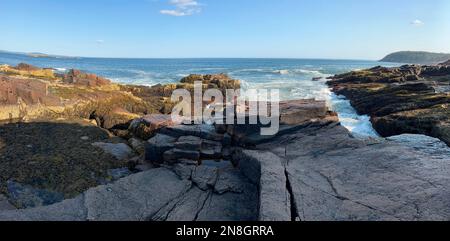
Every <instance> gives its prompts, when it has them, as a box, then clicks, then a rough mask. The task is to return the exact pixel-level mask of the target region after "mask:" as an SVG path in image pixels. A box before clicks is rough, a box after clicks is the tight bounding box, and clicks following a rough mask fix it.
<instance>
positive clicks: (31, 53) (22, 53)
mask: <svg viewBox="0 0 450 241" xmlns="http://www.w3.org/2000/svg"><path fill="white" fill-rule="evenodd" d="M0 53H10V54H19V55H26V56H28V57H31V58H67V59H292V60H296V59H310V60H356V61H375V62H380V59H363V58H335V57H99V56H71V55H60V54H47V53H42V52H20V51H10V50H0ZM33 54H35V55H43V56H39V57H35V56H32V55H33Z"/></svg>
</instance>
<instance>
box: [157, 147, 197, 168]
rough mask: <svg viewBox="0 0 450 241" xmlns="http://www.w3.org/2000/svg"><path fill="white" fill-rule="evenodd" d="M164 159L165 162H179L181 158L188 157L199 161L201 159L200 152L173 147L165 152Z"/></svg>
mask: <svg viewBox="0 0 450 241" xmlns="http://www.w3.org/2000/svg"><path fill="white" fill-rule="evenodd" d="M163 159H164V162H167V163H168V164H175V163H179V162H180V161H181V160H186V159H187V160H191V161H194V162H198V161H199V160H200V152H199V151H189V150H181V149H171V150H168V151H166V152H164V154H163Z"/></svg>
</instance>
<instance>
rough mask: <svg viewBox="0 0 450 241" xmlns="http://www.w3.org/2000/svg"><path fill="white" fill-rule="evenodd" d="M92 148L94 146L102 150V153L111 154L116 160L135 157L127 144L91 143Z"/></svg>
mask: <svg viewBox="0 0 450 241" xmlns="http://www.w3.org/2000/svg"><path fill="white" fill-rule="evenodd" d="M92 145H93V146H96V147H98V148H100V149H102V150H103V151H104V152H106V153H108V154H111V155H112V156H114V157H115V158H116V159H117V160H125V159H129V158H131V157H133V156H134V155H135V153H134V151H133V149H131V148H130V147H129V146H128V145H127V144H124V143H118V144H114V143H105V142H95V143H92Z"/></svg>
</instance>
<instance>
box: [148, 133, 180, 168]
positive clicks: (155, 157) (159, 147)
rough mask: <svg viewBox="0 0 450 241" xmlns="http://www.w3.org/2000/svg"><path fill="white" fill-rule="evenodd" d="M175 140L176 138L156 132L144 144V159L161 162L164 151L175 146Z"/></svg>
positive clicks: (156, 162)
mask: <svg viewBox="0 0 450 241" xmlns="http://www.w3.org/2000/svg"><path fill="white" fill-rule="evenodd" d="M175 141H176V138H174V137H171V136H167V135H163V134H156V135H155V136H154V137H153V138H151V139H150V140H148V142H147V143H146V144H145V160H146V161H149V162H152V163H155V164H162V163H163V161H164V160H163V154H164V152H166V151H168V150H170V149H173V148H175Z"/></svg>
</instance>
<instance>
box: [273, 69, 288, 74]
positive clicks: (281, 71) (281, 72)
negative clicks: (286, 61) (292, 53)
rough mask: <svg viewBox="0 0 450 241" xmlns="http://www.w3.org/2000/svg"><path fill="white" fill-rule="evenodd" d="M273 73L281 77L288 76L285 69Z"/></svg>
mask: <svg viewBox="0 0 450 241" xmlns="http://www.w3.org/2000/svg"><path fill="white" fill-rule="evenodd" d="M273 73H275V74H281V75H287V74H289V70H287V69H282V70H275V71H273Z"/></svg>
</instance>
